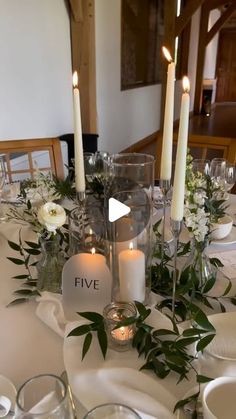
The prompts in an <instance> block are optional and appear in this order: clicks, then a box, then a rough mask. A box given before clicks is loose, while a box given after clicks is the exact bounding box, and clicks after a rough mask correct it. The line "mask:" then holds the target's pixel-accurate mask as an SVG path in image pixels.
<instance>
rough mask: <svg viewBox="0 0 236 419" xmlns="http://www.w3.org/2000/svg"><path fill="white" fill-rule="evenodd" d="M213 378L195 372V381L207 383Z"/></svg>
mask: <svg viewBox="0 0 236 419" xmlns="http://www.w3.org/2000/svg"><path fill="white" fill-rule="evenodd" d="M212 380H214V378H211V377H206V376H205V375H201V374H197V383H208V382H209V381H212Z"/></svg>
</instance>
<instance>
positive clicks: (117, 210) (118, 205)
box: [108, 198, 130, 223]
mask: <svg viewBox="0 0 236 419" xmlns="http://www.w3.org/2000/svg"><path fill="white" fill-rule="evenodd" d="M129 213H130V207H128V205H125V204H122V202H120V201H118V200H117V199H115V198H110V199H109V206H108V218H109V221H110V222H111V223H113V222H114V221H116V220H119V218H121V217H124V216H125V215H127V214H129Z"/></svg>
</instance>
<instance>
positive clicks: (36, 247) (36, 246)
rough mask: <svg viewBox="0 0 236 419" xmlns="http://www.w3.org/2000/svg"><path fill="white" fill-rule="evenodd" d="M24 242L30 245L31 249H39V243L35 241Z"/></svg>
mask: <svg viewBox="0 0 236 419" xmlns="http://www.w3.org/2000/svg"><path fill="white" fill-rule="evenodd" d="M25 243H26V244H27V245H28V246H29V247H32V249H40V247H41V246H40V244H39V243H35V242H29V241H26V240H25Z"/></svg>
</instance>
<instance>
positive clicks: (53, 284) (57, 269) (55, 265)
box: [37, 235, 65, 293]
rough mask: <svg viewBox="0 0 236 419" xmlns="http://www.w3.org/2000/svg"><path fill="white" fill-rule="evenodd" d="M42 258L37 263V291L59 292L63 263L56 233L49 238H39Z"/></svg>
mask: <svg viewBox="0 0 236 419" xmlns="http://www.w3.org/2000/svg"><path fill="white" fill-rule="evenodd" d="M40 244H41V252H42V258H41V259H40V261H39V262H38V264H37V271H38V282H37V288H38V290H39V291H50V292H55V293H61V273H62V268H63V265H64V263H65V259H64V256H63V254H62V252H61V251H60V238H59V236H58V235H55V236H52V238H50V239H46V238H44V237H41V238H40Z"/></svg>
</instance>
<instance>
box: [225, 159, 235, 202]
mask: <svg viewBox="0 0 236 419" xmlns="http://www.w3.org/2000/svg"><path fill="white" fill-rule="evenodd" d="M235 181H236V169H235V165H234V164H233V163H232V164H231V163H228V162H227V163H226V166H225V183H224V189H225V191H226V193H227V195H228V192H229V191H231V189H232V187H233V186H234V184H235Z"/></svg>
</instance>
